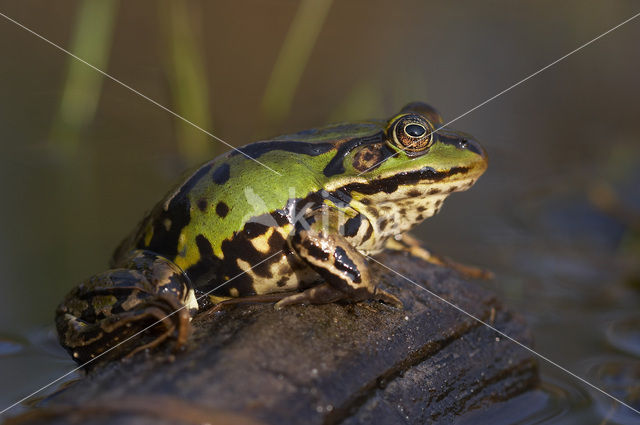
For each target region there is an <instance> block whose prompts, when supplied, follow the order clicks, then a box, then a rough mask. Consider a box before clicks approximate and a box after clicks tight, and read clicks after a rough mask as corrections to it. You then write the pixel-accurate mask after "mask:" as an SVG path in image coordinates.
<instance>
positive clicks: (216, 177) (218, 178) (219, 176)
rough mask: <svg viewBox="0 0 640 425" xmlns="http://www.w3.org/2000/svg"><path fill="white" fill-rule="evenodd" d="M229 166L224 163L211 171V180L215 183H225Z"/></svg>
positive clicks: (227, 178) (229, 173)
mask: <svg viewBox="0 0 640 425" xmlns="http://www.w3.org/2000/svg"><path fill="white" fill-rule="evenodd" d="M230 169H231V167H230V166H229V164H227V163H224V164H222V165H220V166H219V167H218V168H216V169H215V171H214V172H213V175H212V178H213V182H214V183H217V184H225V183H226V182H227V181H228V180H229V176H230V175H231V172H230Z"/></svg>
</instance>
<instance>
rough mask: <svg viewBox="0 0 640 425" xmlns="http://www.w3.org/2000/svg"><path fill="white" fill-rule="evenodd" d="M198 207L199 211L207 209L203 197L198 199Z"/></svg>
mask: <svg viewBox="0 0 640 425" xmlns="http://www.w3.org/2000/svg"><path fill="white" fill-rule="evenodd" d="M198 209H199V210H200V211H205V210H206V209H207V200H206V199H204V198H200V199H198Z"/></svg>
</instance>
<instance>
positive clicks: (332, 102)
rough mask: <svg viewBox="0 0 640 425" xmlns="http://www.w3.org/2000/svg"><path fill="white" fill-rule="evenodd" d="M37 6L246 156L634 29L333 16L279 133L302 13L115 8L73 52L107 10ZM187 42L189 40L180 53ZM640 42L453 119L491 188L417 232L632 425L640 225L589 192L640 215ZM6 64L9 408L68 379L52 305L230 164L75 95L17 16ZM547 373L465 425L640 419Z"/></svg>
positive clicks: (472, 10)
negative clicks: (199, 174) (286, 138)
mask: <svg viewBox="0 0 640 425" xmlns="http://www.w3.org/2000/svg"><path fill="white" fill-rule="evenodd" d="M35 4H36V3H35V2H32V1H23V2H20V3H9V2H6V3H5V2H2V7H0V10H1V11H2V12H3V13H6V14H8V15H9V16H12V17H13V18H15V19H18V20H20V21H22V22H23V23H24V24H26V25H28V26H31V27H33V28H34V29H37V30H39V31H40V32H42V33H43V35H45V36H47V37H48V38H51V39H52V40H54V41H55V42H59V43H61V44H63V45H65V46H71V45H74V46H76V47H78V48H79V49H85V50H83V51H86V52H87V53H86V54H87V55H94V57H93V59H94V60H95V61H96V63H98V62H100V63H103V64H104V67H105V68H106V69H107V71H108V72H109V73H111V74H113V75H115V76H117V77H118V78H120V79H122V80H123V81H124V82H126V83H127V84H130V85H131V86H133V87H135V88H136V89H138V90H140V91H142V92H143V93H145V94H146V95H148V96H150V97H151V98H153V99H156V100H157V101H159V102H160V103H162V104H165V105H169V106H170V107H171V108H172V109H175V110H177V111H178V112H179V113H182V114H185V115H188V116H189V117H195V118H193V119H194V121H197V122H198V123H202V125H203V126H205V127H206V128H207V129H210V130H211V131H212V132H213V133H214V134H216V135H217V136H219V137H221V138H222V139H224V140H225V141H228V142H229V143H231V144H233V145H236V146H238V145H242V144H244V143H247V142H249V141H252V140H255V139H257V138H261V137H268V136H271V135H274V134H279V133H283V132H288V131H294V130H299V129H304V128H309V127H312V126H315V125H319V124H322V123H325V122H327V121H331V120H336V119H359V118H369V117H383V116H388V115H390V114H392V113H394V112H395V111H396V110H398V109H399V108H400V107H401V106H402V105H403V104H404V103H407V102H409V101H412V100H427V101H429V102H431V103H433V104H434V105H435V106H436V107H438V108H439V109H440V110H441V112H442V113H443V115H444V116H445V119H452V118H454V117H456V116H457V115H459V114H461V113H463V112H465V111H466V110H468V109H469V108H471V107H473V106H475V105H476V104H478V103H480V102H482V101H484V100H485V99H487V98H489V97H491V96H493V95H494V94H496V93H497V92H499V91H501V90H502V89H504V88H506V87H507V86H509V85H510V84H512V83H513V82H515V81H518V80H519V79H520V78H523V77H524V76H526V75H527V74H529V73H531V72H533V71H535V70H537V69H538V68H540V67H542V66H544V65H546V64H547V63H549V62H551V61H553V60H555V59H556V58H558V57H560V56H562V55H563V54H565V53H566V52H568V51H570V50H572V49H574V48H575V47H577V46H578V45H579V44H581V43H583V42H585V41H588V40H589V39H591V38H593V37H595V36H596V35H598V34H599V33H601V32H604V31H605V30H607V29H608V28H610V27H612V26H614V25H616V24H617V23H619V22H621V21H622V20H624V19H626V18H627V17H629V16H631V15H632V14H633V13H634V11H633V8H632V5H633V3H631V2H624V1H619V2H606V3H603V4H597V5H591V8H590V9H589V10H586V9H585V8H584V7H583V3H582V2H579V1H572V2H565V3H563V5H562V6H561V7H559V6H558V5H557V3H556V2H551V1H548V2H536V3H535V4H528V5H527V4H519V5H518V6H517V7H514V6H513V5H512V3H511V2H506V1H505V2H500V1H496V2H491V3H488V4H483V5H482V6H479V5H476V4H475V3H473V2H469V3H467V4H464V3H461V4H457V5H455V6H452V5H451V4H449V3H447V2H433V3H429V4H426V3H424V2H407V3H406V4H403V5H402V6H396V7H393V8H391V9H390V8H389V6H388V4H386V3H383V2H380V3H372V2H366V3H365V2H362V1H353V2H334V3H333V4H332V5H331V9H330V10H329V14H328V15H327V17H326V19H325V20H324V21H323V22H322V26H321V30H320V32H319V33H318V35H317V39H315V40H311V41H313V42H314V43H312V44H313V46H314V47H313V50H311V53H310V56H309V59H308V60H307V61H306V62H305V63H304V67H303V70H302V73H301V77H300V79H299V81H298V83H297V84H296V85H295V87H293V89H294V93H295V95H294V96H293V97H292V98H291V100H290V101H288V100H287V99H280V100H278V99H276V103H277V102H280V103H277V105H278V107H281V110H284V111H285V112H286V111H288V112H286V113H285V114H284V115H283V117H282V118H278V116H276V115H270V114H265V113H264V111H263V110H262V109H261V108H262V106H261V105H262V99H263V95H264V93H265V92H266V91H267V86H268V85H270V84H275V83H273V82H270V81H271V79H270V78H271V74H272V69H273V67H274V64H275V63H276V61H277V58H278V57H279V51H280V47H281V46H282V45H283V43H284V41H285V39H286V37H287V30H288V27H289V24H290V23H291V21H292V19H296V18H294V17H295V16H296V5H295V3H287V2H278V3H275V4H272V3H266V2H265V3H263V2H259V1H256V2H254V3H252V4H251V5H250V6H247V5H243V6H242V9H238V7H239V6H235V5H233V4H232V3H228V4H227V3H224V4H210V3H205V2H203V3H197V4H195V5H193V4H192V5H191V6H190V7H189V9H188V10H187V11H188V13H187V15H184V14H182V12H184V10H182V12H181V10H180V9H177V11H174V12H175V13H172V14H170V16H169V17H167V16H164V15H162V14H160V13H158V10H157V6H156V4H155V3H153V2H136V3H135V4H124V3H122V4H120V6H119V8H117V9H114V10H107V11H106V12H105V11H103V12H102V13H112V14H114V16H113V27H112V28H109V27H108V25H107V26H105V28H103V29H102V30H101V31H102V32H101V33H100V34H98V33H97V31H89V34H91V36H92V37H94V38H92V39H87V38H82V37H81V38H80V39H81V40H85V41H86V42H87V43H88V47H87V46H84V47H83V46H82V45H81V44H74V43H75V42H74V41H73V40H74V34H78V32H80V33H82V32H81V28H82V26H81V25H79V23H78V22H79V21H81V20H82V19H83V17H85V18H84V19H89V18H86V16H89V17H91V13H95V11H93V12H92V11H91V10H86V9H81V8H80V6H77V5H72V4H69V5H66V6H64V5H56V6H55V7H54V6H49V5H43V4H41V3H37V6H38V8H37V9H34V8H33V7H32V6H33V5H35ZM80 4H83V3H80ZM30 6H31V7H30ZM249 9H250V10H251V11H252V12H254V13H250V14H249V13H245V12H246V10H249ZM550 11H553V13H550ZM52 16H53V17H55V18H56V19H51V17H52ZM172 16H173V18H172ZM185 16H186V17H185ZM265 16H268V18H266V19H265ZM230 17H241V19H235V18H234V19H232V18H230ZM91 19H95V18H91ZM171 19H175V20H176V21H175V22H174V21H171ZM181 19H182V21H181ZM185 19H186V21H185ZM300 19H302V18H300ZM304 19H315V18H314V17H313V16H311V17H307V18H304ZM185 22H187V23H189V25H187V30H185V29H184V23H185ZM176 26H177V27H178V28H181V30H180V31H181V32H180V31H178V33H184V32H185V31H187V32H188V33H189V34H188V35H187V36H185V37H182V38H179V42H180V46H182V48H181V49H177V50H175V51H174V50H172V49H170V44H169V43H168V40H171V39H175V37H179V36H178V35H176V34H177V33H176V32H175V27H176ZM90 27H91V26H90ZM189 29H190V30H192V31H191V32H189ZM183 35H184V34H183ZM303 35H304V34H303ZM639 38H640V23H638V22H636V23H630V24H628V25H627V26H625V27H623V28H621V29H620V30H618V31H616V32H615V33H612V34H610V35H609V36H607V37H605V38H603V39H602V40H601V41H599V42H597V43H596V44H594V45H592V46H590V47H588V48H586V49H584V51H581V52H579V53H578V54H576V55H574V56H572V57H571V58H569V59H568V60H567V61H565V62H563V63H561V64H558V65H557V66H555V67H553V68H552V69H550V70H548V71H546V72H545V73H543V74H541V75H539V76H537V77H536V78H534V79H531V80H530V81H528V82H526V83H525V84H523V85H522V86H521V87H518V88H517V89H515V90H513V91H512V92H509V93H508V94H506V95H504V96H502V97H501V98H499V99H497V100H495V101H494V102H491V103H490V104H488V105H486V106H485V107H483V108H481V109H479V110H477V111H475V112H474V113H472V114H470V115H468V116H466V117H465V118H464V119H461V120H459V121H457V122H456V123H455V125H454V127H456V128H459V129H462V130H465V131H468V132H470V133H472V134H474V136H476V137H477V138H478V139H479V140H481V141H482V142H483V144H484V146H485V147H486V149H487V150H488V152H489V155H490V158H491V163H490V167H489V170H488V172H487V173H486V175H485V176H483V177H482V179H480V181H479V182H478V184H477V185H476V186H475V187H474V188H473V189H472V190H471V191H469V192H467V193H464V194H457V195H454V196H452V197H451V199H449V200H448V201H447V202H446V203H445V205H444V208H443V210H442V212H441V213H440V215H438V216H437V217H434V218H433V219H431V220H429V221H428V222H427V223H426V224H424V225H423V226H421V227H420V229H418V231H417V234H418V235H419V236H420V237H421V238H422V239H424V240H425V241H427V243H428V245H429V246H430V247H432V248H434V249H435V250H436V251H438V252H440V253H443V254H446V255H449V256H452V257H453V258H455V259H457V260H459V261H464V262H468V263H473V264H478V265H482V266H485V267H488V268H489V269H491V270H493V271H494V272H495V273H496V276H497V277H496V279H495V280H494V281H491V282H485V283H479V284H482V285H485V286H486V287H487V288H488V289H489V290H492V291H495V292H497V293H499V294H500V296H501V297H502V298H503V299H504V300H505V302H507V303H508V304H509V305H510V306H511V307H512V308H513V309H514V310H516V311H518V312H519V313H520V314H522V315H523V316H524V317H525V318H526V319H527V321H528V323H529V324H530V326H531V328H532V331H533V334H534V337H535V341H536V343H535V349H536V350H538V351H540V352H541V353H543V354H544V355H545V356H548V357H549V358H551V359H553V360H554V361H555V362H557V363H559V364H561V365H563V366H565V367H567V368H568V369H570V370H572V371H574V372H575V373H577V374H578V375H580V376H582V377H584V378H585V379H587V380H589V381H590V382H593V383H594V384H595V385H598V386H600V387H601V388H603V389H604V390H605V391H608V392H611V394H612V395H614V396H616V397H619V398H621V399H624V400H625V401H626V402H627V403H629V404H631V405H633V406H635V408H640V401H639V399H640V395H639V394H640V371H639V369H640V316H638V314H639V309H638V305H640V284H639V283H638V282H640V261H639V260H638V258H640V249H639V247H640V242H639V239H640V237H639V236H638V233H637V232H636V233H634V230H633V228H634V226H636V227H635V228H636V229H637V226H638V224H637V223H633V222H628V221H625V220H621V219H619V218H616V217H615V215H611V214H608V213H605V212H603V211H602V209H601V208H599V207H598V206H597V205H596V204H597V202H596V203H594V200H593V197H594V196H593V194H594V193H596V194H597V193H598V190H597V188H598V185H602V184H604V185H606V186H607V187H611V188H613V189H614V190H615V191H617V193H618V195H619V198H620V200H621V202H622V204H623V205H624V206H625V209H626V210H627V211H631V212H635V214H636V216H637V215H638V211H640V172H639V170H640V162H639V160H638V158H639V157H640V141H639V138H640V120H638V119H637V117H638V112H639V111H640V98H638V96H637V93H638V88H639V86H638V84H639V83H638V81H637V75H639V74H640V57H639V56H638V54H637V53H638V50H637V40H638V39H639ZM98 47H100V48H98ZM0 51H1V52H2V53H3V58H5V59H4V60H3V62H2V67H0V76H1V77H2V78H0V93H2V96H1V97H0V137H1V139H2V142H1V143H0V185H1V187H2V193H3V201H2V208H0V235H1V237H0V272H1V274H0V275H1V276H2V278H1V279H0V289H2V297H0V376H1V377H2V378H1V379H0V404H1V405H2V406H0V407H3V406H5V405H9V404H11V403H13V402H15V401H16V400H18V399H20V398H22V397H23V396H25V395H27V394H29V393H30V392H32V391H34V390H36V389H37V388H39V387H41V386H42V385H45V384H46V383H48V382H49V381H51V380H52V379H55V378H56V377H58V376H60V375H62V374H63V373H65V372H67V371H68V370H71V369H72V368H73V367H75V364H74V363H73V362H72V361H71V360H70V359H69V358H68V356H67V355H66V353H65V352H64V351H63V350H62V349H61V348H60V347H59V346H58V345H57V343H56V340H55V336H54V335H53V333H52V321H53V311H54V309H55V306H56V304H57V303H58V302H59V300H61V299H62V297H63V296H64V294H65V293H66V292H67V291H68V290H69V288H70V287H71V286H72V285H74V284H76V283H77V282H79V281H80V280H82V279H83V278H85V277H87V276H89V275H91V274H93V273H96V272H99V271H101V270H103V269H104V268H105V266H106V263H107V260H108V258H109V256H110V255H111V252H112V250H113V249H114V248H115V246H116V245H117V244H118V242H119V241H120V239H121V238H122V237H123V236H124V235H125V234H127V232H128V231H129V230H130V229H131V228H132V227H133V226H134V225H135V223H137V221H138V220H139V219H140V218H141V217H142V215H143V213H144V211H145V210H146V209H148V208H149V207H150V206H152V205H153V203H154V202H155V201H157V199H159V198H160V197H161V196H162V195H163V194H164V193H165V192H166V190H168V188H169V187H170V186H171V185H172V184H173V182H174V181H175V180H176V179H177V178H178V176H179V175H180V173H181V172H182V171H183V170H185V169H187V168H188V167H190V166H192V165H195V164H196V163H198V162H202V161H204V160H205V159H207V158H209V157H210V156H213V155H216V154H217V153H220V152H223V151H225V150H226V147H223V145H221V144H220V143H219V142H216V141H214V140H211V139H209V138H208V137H206V136H205V137H203V136H202V133H200V132H199V131H197V130H195V129H192V128H190V127H188V126H186V125H183V123H181V122H179V121H177V120H176V119H175V118H174V117H172V116H171V115H169V114H167V113H166V112H164V111H162V110H160V109H158V108H157V107H155V106H153V105H152V104H150V103H148V102H147V101H145V100H144V99H141V98H140V97H137V96H136V95H134V94H132V93H130V92H128V91H127V90H126V89H124V88H122V87H120V86H118V85H117V84H115V83H113V82H110V81H100V80H99V79H98V80H97V81H95V80H91V79H90V80H89V81H88V82H85V83H82V81H84V80H82V78H80V82H78V81H76V82H74V83H69V82H68V81H67V80H66V75H67V70H68V69H69V66H70V65H69V64H70V62H69V58H68V57H66V56H65V55H63V54H62V53H61V52H59V51H56V50H55V49H53V48H52V47H51V46H48V45H46V44H45V43H43V42H42V41H40V40H38V39H36V38H35V37H34V36H33V35H30V34H28V33H26V32H24V31H23V30H20V29H19V28H17V27H16V26H15V25H13V24H10V23H7V22H5V21H3V20H0ZM294 53H295V52H294ZM298 53H299V52H298ZM294 65H295V64H294ZM294 65H291V66H294ZM191 71H193V74H192V75H196V76H198V75H199V76H200V77H198V78H195V79H194V81H195V82H192V84H195V86H194V87H187V86H185V84H184V83H181V82H180V81H181V80H180V79H179V77H178V76H179V75H181V74H180V73H181V72H191ZM82 75H85V74H82ZM100 83H101V84H102V85H101V87H100ZM83 84H84V85H83ZM96 84H98V86H96ZM289 88H291V87H289ZM276 92H277V91H276ZM203 93H204V94H205V96H202V94H203ZM65 96H66V97H65ZM65 98H66V99H71V100H66V101H63V99H65ZM65 102H67V103H65ZM92 102H94V103H95V110H92V109H91V105H93V104H94V103H92ZM272 102H273V100H272ZM65 105H66V106H65ZM78 105H80V106H81V108H78ZM87 105H88V106H87ZM74 108H76V109H74ZM69 110H71V111H74V110H75V111H76V113H75V114H72V115H65V114H66V113H67V112H65V111H69ZM78 110H79V111H82V113H78V112H77V111H78ZM202 117H206V122H202V121H201V119H205V118H202ZM597 199H598V198H597V197H596V201H597ZM541 365H542V372H543V383H542V385H541V387H540V388H539V389H538V390H536V391H532V392H529V393H527V394H523V395H521V396H520V397H517V398H516V399H513V400H510V401H509V402H506V403H502V404H499V405H496V406H493V407H492V408H491V409H490V410H488V411H485V412H472V413H470V414H469V415H468V416H466V417H464V418H460V422H461V423H478V422H480V421H482V422H491V423H498V424H516V423H517V424H540V423H554V424H565V425H569V424H582V423H607V424H630V423H635V422H634V421H637V419H638V418H637V416H634V415H635V414H634V413H633V412H631V411H630V410H628V409H625V408H623V407H621V406H619V405H617V404H616V403H615V402H612V401H611V400H610V399H608V398H606V397H605V396H602V395H601V394H599V393H597V392H595V391H593V390H590V389H588V388H587V387H585V386H584V385H583V384H581V383H579V382H578V381H576V380H575V379H573V378H571V377H569V376H568V375H566V374H564V373H563V372H561V371H559V370H558V369H556V368H555V367H553V366H550V365H546V364H544V362H543V363H542V364H541ZM70 378H71V377H70ZM17 411H18V410H14V412H17ZM474 415H475V416H474Z"/></svg>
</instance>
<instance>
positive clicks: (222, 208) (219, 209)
mask: <svg viewBox="0 0 640 425" xmlns="http://www.w3.org/2000/svg"><path fill="white" fill-rule="evenodd" d="M216 214H218V215H219V216H220V217H222V218H225V217H226V216H227V214H229V206H228V205H227V204H225V203H224V202H222V201H220V202H218V205H216Z"/></svg>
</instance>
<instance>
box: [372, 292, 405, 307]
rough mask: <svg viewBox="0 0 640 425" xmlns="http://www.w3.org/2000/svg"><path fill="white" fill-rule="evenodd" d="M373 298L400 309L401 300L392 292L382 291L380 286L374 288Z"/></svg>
mask: <svg viewBox="0 0 640 425" xmlns="http://www.w3.org/2000/svg"><path fill="white" fill-rule="evenodd" d="M373 298H375V299H376V300H378V301H382V302H383V303H385V304H388V305H390V306H392V307H395V308H399V309H402V307H403V305H402V301H400V299H399V298H398V297H396V296H395V295H393V294H390V293H388V292H387V291H383V290H382V289H380V288H376V289H375V292H374V294H373Z"/></svg>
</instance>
